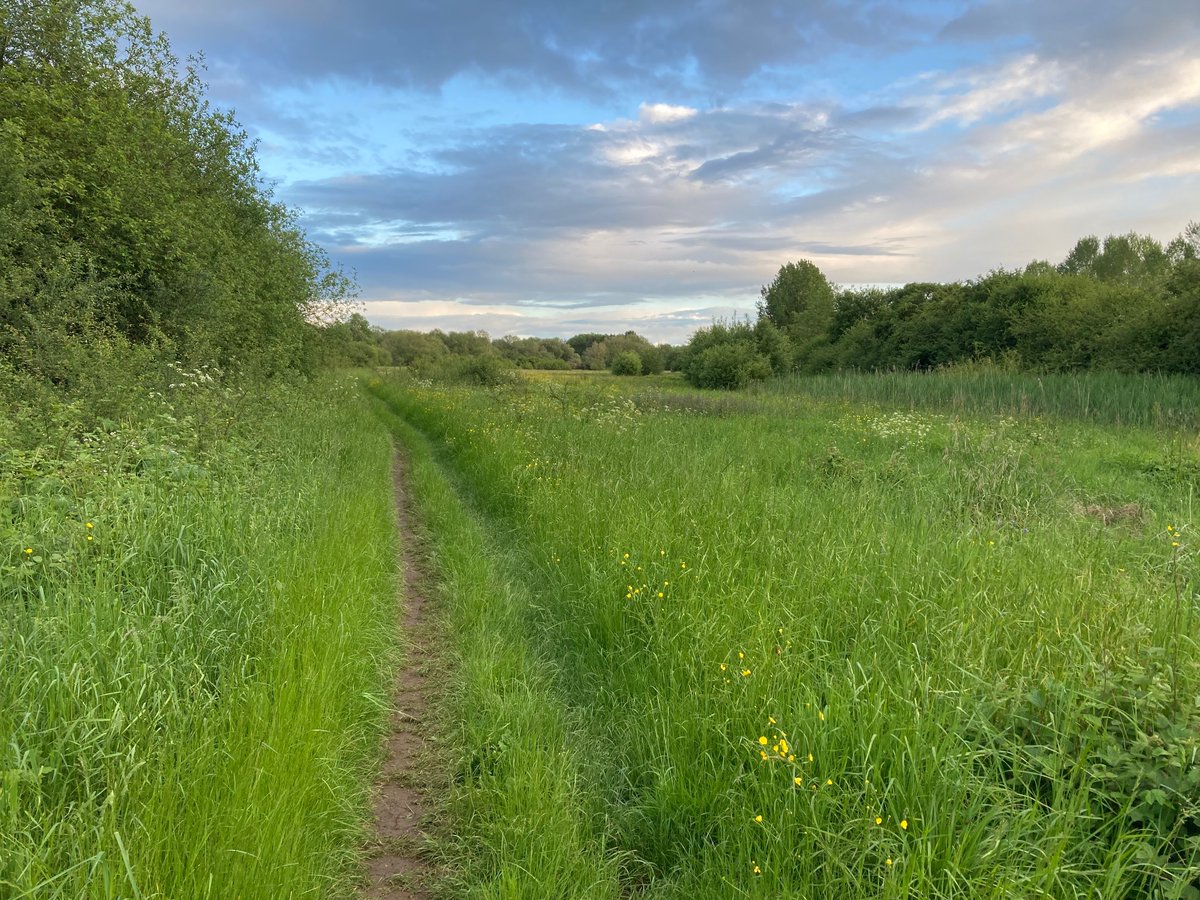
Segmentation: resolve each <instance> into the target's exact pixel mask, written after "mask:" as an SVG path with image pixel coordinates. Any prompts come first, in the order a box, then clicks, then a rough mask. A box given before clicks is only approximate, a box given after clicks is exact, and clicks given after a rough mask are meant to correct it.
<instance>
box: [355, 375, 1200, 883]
mask: <svg viewBox="0 0 1200 900" xmlns="http://www.w3.org/2000/svg"><path fill="white" fill-rule="evenodd" d="M1038 384H1040V385H1041V388H1040V393H1037V394H1033V393H1030V391H1029V390H1027V389H1028V388H1030V387H1031V386H1032V387H1033V388H1034V389H1036V388H1037V385H1038ZM1181 389H1186V390H1189V391H1192V392H1193V393H1194V391H1195V386H1194V385H1193V384H1190V383H1188V384H1186V385H1185V384H1183V383H1182V382H1177V381H1172V380H1160V381H1157V382H1153V381H1150V382H1147V381H1145V380H1141V381H1139V380H1135V379H1125V380H1120V379H1110V378H1097V379H1095V380H1093V381H1091V382H1090V383H1089V382H1088V380H1087V379H1077V380H1076V381H1074V382H1071V381H1069V380H1043V381H1041V382H1037V381H1036V380H1034V379H1031V380H1029V382H1028V383H1027V384H1025V385H1024V386H1022V385H1019V384H1018V385H1014V384H1012V383H1011V380H1010V382H1009V383H1008V384H1007V385H1005V384H1002V383H1001V380H1000V377H999V376H996V375H995V374H994V373H993V374H989V375H988V376H987V378H985V379H980V378H975V379H971V378H964V377H962V376H961V374H960V375H958V376H954V375H937V376H915V375H914V376H879V377H875V378H872V377H870V376H852V377H845V378H841V379H838V378H832V377H831V378H825V379H805V380H800V381H797V382H795V383H792V384H783V385H775V386H773V387H771V388H770V389H767V390H762V391H759V392H757V393H750V394H714V393H700V392H694V391H688V390H685V389H683V388H682V387H681V386H680V385H679V384H678V383H677V382H676V381H674V380H673V379H671V378H657V379H613V378H597V379H588V378H571V379H567V378H555V377H548V376H542V377H539V378H536V379H528V380H524V381H521V382H520V383H517V384H515V385H510V386H502V387H497V388H488V389H482V388H467V387H456V386H445V385H436V384H433V383H430V382H422V381H416V380H414V379H411V378H408V377H406V376H404V375H402V374H395V375H391V376H381V377H376V378H374V379H372V380H371V381H370V382H369V384H368V391H369V392H370V394H372V395H373V397H374V398H375V400H376V404H377V408H378V411H379V413H380V416H381V418H382V420H384V421H387V422H389V423H390V427H391V429H392V430H393V433H394V434H396V435H397V436H398V437H399V439H400V440H401V443H402V444H404V445H405V446H407V447H408V448H409V452H410V453H412V454H413V455H414V459H415V460H416V465H415V481H414V484H415V491H416V495H417V498H418V500H419V502H420V504H421V507H422V509H423V511H424V512H423V515H424V517H425V520H426V522H427V525H428V528H429V533H430V541H431V548H432V550H431V552H432V553H433V558H434V560H435V563H436V567H437V570H438V571H439V572H440V577H441V578H442V580H443V591H444V595H445V602H446V609H445V617H446V627H447V629H448V633H449V634H450V636H451V641H450V643H451V646H452V647H453V648H454V649H453V650H452V651H451V652H452V654H453V660H452V661H451V662H450V663H449V669H450V670H451V671H454V672H457V673H458V674H457V675H453V676H452V677H451V682H450V683H451V689H450V692H449V694H448V699H447V707H446V709H445V710H444V711H443V715H444V725H445V728H446V729H447V741H446V745H445V750H444V752H443V753H442V754H441V757H442V761H443V763H444V765H445V766H446V767H447V768H448V769H449V771H450V776H451V778H450V788H449V790H448V796H447V814H448V815H449V816H450V817H451V818H450V821H451V822H452V824H453V829H454V837H453V839H452V840H451V842H450V843H449V844H448V845H447V847H446V852H447V855H448V858H450V859H452V861H453V864H454V865H455V866H456V867H457V873H456V875H455V878H456V881H455V883H454V886H453V888H452V889H451V890H450V891H449V894H450V895H451V896H464V897H468V896H473V897H495V898H500V897H531V898H532V897H550V896H555V897H581V898H582V897H589V898H594V897H602V896H612V897H617V896H626V895H645V896H654V897H784V896H786V897H813V898H820V897H922V898H925V897H972V898H974V897H1035V896H1045V897H1056V898H1059V897H1128V896H1163V897H1193V896H1197V895H1198V894H1197V885H1198V884H1200V882H1198V881H1197V879H1198V878H1200V710H1198V706H1197V704H1198V700H1197V696H1198V694H1200V677H1198V672H1197V665H1196V636H1197V622H1196V618H1195V616H1196V606H1197V599H1198V598H1197V590H1198V585H1197V577H1196V568H1195V530H1196V527H1197V525H1198V524H1200V522H1198V519H1197V515H1198V510H1197V508H1196V496H1195V495H1196V487H1197V483H1198V481H1200V442H1198V439H1197V434H1196V430H1195V427H1194V424H1195V423H1194V421H1193V420H1192V419H1189V418H1187V417H1188V416H1192V417H1194V409H1195V407H1194V405H1189V404H1188V403H1187V402H1186V401H1181V400H1180V398H1179V396H1178V391H1179V390H1181ZM1023 393H1024V395H1025V397H1026V399H1025V400H1024V401H1022V400H1021V397H1022V394H1023ZM1013 398H1016V399H1015V402H1014V399H1013ZM1171 410H1175V411H1176V412H1171ZM1189 410H1190V411H1189Z"/></svg>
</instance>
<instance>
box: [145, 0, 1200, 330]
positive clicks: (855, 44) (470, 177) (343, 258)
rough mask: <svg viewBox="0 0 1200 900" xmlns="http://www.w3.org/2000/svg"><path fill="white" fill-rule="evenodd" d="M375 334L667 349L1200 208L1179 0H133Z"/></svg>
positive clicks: (1193, 56)
mask: <svg viewBox="0 0 1200 900" xmlns="http://www.w3.org/2000/svg"><path fill="white" fill-rule="evenodd" d="M138 8H139V9H140V10H141V12H143V13H145V14H147V15H149V16H150V18H151V20H152V22H153V24H154V25H155V27H156V28H158V29H160V30H162V31H165V32H166V33H167V34H168V36H169V37H170V39H171V42H172V45H173V47H174V49H175V51H176V52H177V53H178V54H180V55H188V54H191V53H195V52H200V51H202V52H203V53H204V55H205V58H206V61H207V66H208V72H207V75H208V80H209V82H210V86H211V87H210V94H211V96H212V98H213V99H214V100H215V101H216V102H217V103H218V104H220V105H221V106H224V107H230V108H233V109H234V110H235V112H236V114H237V116H238V119H239V120H240V121H241V123H242V124H243V125H244V126H245V127H246V129H247V130H248V131H249V132H250V133H251V134H252V135H254V136H255V137H257V138H258V139H259V140H260V142H261V143H260V160H261V162H262V165H263V170H264V174H265V175H266V177H268V178H269V179H271V180H272V181H274V182H275V183H276V185H277V187H276V190H277V194H278V196H279V197H280V199H282V200H283V201H285V202H287V203H288V204H290V205H294V206H296V207H298V208H300V209H301V210H302V211H303V215H302V224H303V225H304V227H305V228H306V230H307V231H308V233H309V235H310V237H312V238H313V239H314V240H316V241H318V242H319V243H321V244H322V245H323V246H325V247H326V249H327V250H328V251H329V253H330V255H331V256H332V257H333V258H334V259H335V260H337V261H338V262H340V263H341V264H342V265H344V266H345V267H346V268H347V269H348V270H352V271H354V272H356V274H357V277H358V281H359V284H360V286H361V299H362V301H363V305H364V312H365V314H366V316H367V318H368V319H370V320H371V321H372V322H374V323H375V324H377V325H380V326H382V327H385V328H417V329H429V328H435V327H439V328H443V329H447V330H462V329H484V330H486V331H488V332H490V333H491V334H492V335H493V336H500V335H504V334H522V335H529V334H537V335H543V336H555V335H557V336H569V335H571V334H575V333H578V332H583V331H624V330H625V329H627V328H631V327H632V328H635V329H637V330H638V331H640V332H641V333H643V334H646V335H647V336H649V337H651V338H652V339H654V340H669V341H673V342H681V341H683V340H685V339H686V337H687V334H688V333H689V332H690V331H691V330H693V329H694V328H696V327H699V326H702V325H705V324H708V323H709V322H710V321H711V320H712V319H713V317H714V316H725V315H729V314H731V313H733V312H734V311H741V312H752V311H753V308H754V302H755V300H756V299H757V297H758V290H759V287H760V286H761V285H762V284H764V283H766V282H769V281H770V280H771V278H772V277H773V276H774V274H775V272H776V271H777V270H778V268H779V266H780V265H782V264H783V263H785V262H788V261H791V260H798V259H801V258H805V259H811V260H812V261H813V262H815V263H816V264H817V265H818V266H819V267H820V268H821V270H822V271H823V272H825V274H826V275H827V276H829V277H830V279H832V280H834V281H836V282H839V283H843V284H863V283H898V282H907V281H918V280H949V279H961V278H971V277H974V276H977V275H980V274H983V273H985V272H987V271H989V270H991V269H994V268H997V267H1001V266H1008V267H1012V266H1020V265H1023V264H1025V263H1026V262H1028V261H1030V260H1031V259H1035V258H1049V259H1052V260H1058V259H1061V258H1062V257H1063V256H1064V255H1065V254H1066V253H1067V251H1068V250H1069V249H1070V248H1071V246H1072V245H1073V244H1074V242H1075V240H1076V239H1078V238H1079V237H1082V236H1083V235H1085V234H1089V233H1096V234H1100V235H1104V234H1108V233H1118V232H1120V233H1123V232H1127V231H1138V232H1142V233H1149V234H1152V235H1154V236H1155V237H1157V238H1159V239H1161V240H1166V239H1169V238H1171V237H1173V236H1174V235H1175V234H1177V233H1179V232H1180V231H1182V230H1183V228H1184V226H1185V225H1186V224H1187V223H1188V221H1189V220H1190V219H1196V218H1200V209H1198V208H1197V206H1198V204H1197V202H1196V198H1198V197H1200V149H1197V148H1200V54H1198V53H1197V52H1196V48H1197V47H1198V46H1200V3H1197V2H1195V0H1143V2H1139V3H1136V4H1134V3H1129V2H1111V0H1036V2H1031V0H1004V2H959V0H956V2H933V0H930V2H912V3H897V2H836V0H793V2H783V0H740V2H737V0H691V2H682V0H659V2H638V0H611V2H608V3H591V4H584V3H574V2H568V3H563V2H562V0H523V2H509V3H497V2H494V0H402V2H388V0H339V2H334V0H207V2H205V3H203V4H195V3H187V4H184V3H182V2H177V0H141V2H139V3H138Z"/></svg>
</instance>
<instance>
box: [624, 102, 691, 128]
mask: <svg viewBox="0 0 1200 900" xmlns="http://www.w3.org/2000/svg"><path fill="white" fill-rule="evenodd" d="M696 112H697V110H695V109H692V107H690V106H671V105H670V104H669V103H643V104H642V105H641V106H639V107H638V118H639V119H640V120H641V121H643V122H648V123H650V124H651V125H662V124H664V123H667V122H683V121H685V120H687V119H690V118H692V116H694V115H696Z"/></svg>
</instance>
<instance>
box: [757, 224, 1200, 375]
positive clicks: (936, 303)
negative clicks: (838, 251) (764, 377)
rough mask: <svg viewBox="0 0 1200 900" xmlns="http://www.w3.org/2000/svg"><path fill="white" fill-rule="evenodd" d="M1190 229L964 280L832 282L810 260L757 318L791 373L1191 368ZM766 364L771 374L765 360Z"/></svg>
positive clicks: (790, 268)
mask: <svg viewBox="0 0 1200 900" xmlns="http://www.w3.org/2000/svg"><path fill="white" fill-rule="evenodd" d="M1198 257H1200V225H1198V224H1197V223H1193V224H1191V225H1189V226H1188V228H1187V229H1186V230H1185V232H1184V233H1183V234H1182V235H1180V236H1179V237H1177V238H1175V239H1174V240H1172V241H1171V242H1170V243H1169V244H1168V245H1167V246H1166V247H1163V246H1162V245H1161V244H1159V243H1158V242H1157V241H1155V240H1154V239H1153V238H1150V237H1147V236H1145V235H1137V234H1126V235H1115V236H1110V237H1107V238H1105V239H1104V240H1103V241H1101V240H1100V239H1098V238H1096V237H1087V238H1083V239H1082V240H1080V241H1079V242H1078V243H1077V244H1076V246H1075V247H1074V248H1073V249H1072V250H1071V252H1070V253H1069V254H1068V256H1067V258H1066V259H1065V260H1064V261H1063V262H1062V263H1060V264H1059V265H1057V266H1053V265H1051V264H1050V263H1048V262H1044V261H1038V262H1033V263H1030V264H1029V265H1028V266H1026V267H1025V268H1024V270H1022V271H1020V272H1010V271H1003V270H1001V271H995V272H991V273H989V274H988V275H986V276H983V277H981V278H979V279H977V280H975V281H970V282H956V283H950V284H935V283H912V284H906V285H904V286H902V287H897V288H891V289H879V288H870V289H863V290H843V291H834V289H833V288H832V287H831V286H830V285H829V283H828V282H827V281H826V280H825V278H824V276H823V275H822V274H821V273H820V272H819V271H818V270H817V268H816V267H815V266H814V265H813V264H812V263H810V262H807V261H804V262H801V263H798V264H797V263H788V264H787V265H785V266H784V267H783V268H781V269H780V270H779V274H778V275H777V276H776V278H775V280H774V281H773V282H772V283H771V284H770V285H768V286H766V287H764V288H763V289H762V302H760V303H759V319H758V320H759V322H760V323H766V324H769V325H772V326H774V327H776V328H778V329H780V330H782V331H784V332H785V333H786V334H787V335H788V336H789V337H790V339H791V348H790V349H791V353H792V358H793V364H794V366H795V367H796V368H797V369H798V370H799V371H801V372H805V373H810V374H811V373H819V372H823V371H826V370H829V369H834V368H838V369H860V370H867V371H877V370H881V369H916V370H922V369H934V368H939V367H942V366H948V365H954V364H957V363H961V362H964V361H969V360H976V359H981V358H990V359H1005V360H1007V361H1008V364H1010V365H1015V366H1017V367H1019V368H1022V369H1025V370H1028V371H1037V372H1070V371H1084V370H1094V369H1106V370H1112V371H1119V372H1178V373H1189V374H1197V373H1200V356H1198V355H1197V354H1198V353H1200V351H1197V350H1196V348H1197V346H1200V341H1198V340H1197V337H1198V336H1200V325H1198V324H1197V322H1198V319H1200V312H1198V311H1197V310H1198V309H1200V299H1198V298H1200V289H1198V288H1197V284H1198V281H1200V267H1198V265H1200V264H1198V263H1197V258H1198ZM772 368H773V369H774V370H775V371H779V365H778V362H777V361H776V359H775V358H774V357H773V358H772Z"/></svg>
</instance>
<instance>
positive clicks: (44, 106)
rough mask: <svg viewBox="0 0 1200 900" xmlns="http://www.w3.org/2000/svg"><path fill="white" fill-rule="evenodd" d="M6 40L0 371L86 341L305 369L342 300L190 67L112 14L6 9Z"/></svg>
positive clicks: (2, 42)
mask: <svg viewBox="0 0 1200 900" xmlns="http://www.w3.org/2000/svg"><path fill="white" fill-rule="evenodd" d="M0 36H2V39H0V46H2V47H3V50H2V51H0V52H2V54H3V56H2V59H0V122H2V123H3V125H2V126H0V160H2V161H0V184H2V185H3V186H4V191H3V192H2V193H0V198H2V199H0V226H2V227H0V235H3V236H2V237H0V272H3V273H4V275H3V278H2V280H0V353H3V354H4V355H6V356H8V357H10V358H14V359H16V360H18V362H19V364H20V365H22V366H26V367H30V366H32V367H35V368H38V367H41V363H40V362H39V360H40V359H41V356H42V350H43V348H44V347H46V346H47V345H48V344H53V343H54V342H55V341H56V340H63V341H71V340H79V339H80V338H81V336H82V335H84V334H87V333H90V334H94V335H96V336H98V337H105V336H107V335H111V334H117V335H120V336H122V337H123V338H125V339H127V340H129V341H131V342H133V343H136V344H159V345H164V346H165V345H167V344H170V345H172V346H173V347H174V352H175V353H176V354H180V355H182V356H184V357H186V358H188V359H193V360H209V361H211V362H215V363H218V364H221V365H227V364H230V363H234V362H236V363H238V364H239V365H242V366H246V367H258V368H262V369H264V370H266V371H271V370H275V369H279V368H282V367H287V366H293V365H297V364H299V363H301V362H302V361H303V357H304V351H305V342H306V339H307V338H306V335H307V331H308V325H307V324H306V319H308V318H311V317H313V316H314V315H316V314H318V313H319V312H321V311H323V310H326V309H327V308H328V306H329V305H330V304H333V305H336V304H337V302H338V300H339V298H341V297H342V296H344V295H345V293H346V291H347V289H348V284H347V282H346V280H345V279H344V278H343V277H342V276H341V275H340V273H338V272H336V271H334V270H331V269H330V268H329V265H328V262H327V260H326V258H325V256H324V255H323V253H322V252H321V251H320V250H319V248H317V247H315V246H313V245H312V244H310V243H309V242H308V241H307V240H306V239H305V238H304V236H303V235H302V234H301V233H300V232H299V230H298V229H297V228H296V225H295V222H294V218H293V215H292V213H291V212H290V211H288V210H287V209H285V208H284V207H282V206H281V205H279V204H278V203H276V202H274V201H273V200H272V199H271V197H270V195H269V193H268V192H267V191H265V190H264V189H263V187H262V185H261V180H260V176H259V171H258V166H257V161H256V159H255V156H254V148H253V145H252V143H251V142H250V141H249V140H248V138H247V137H246V135H245V133H244V132H243V131H242V130H241V129H240V128H239V127H238V126H237V124H236V122H235V121H234V120H233V119H232V117H231V116H230V115H228V114H226V113H221V112H218V111H214V110H213V109H211V108H210V107H209V105H208V103H207V101H206V100H205V99H204V85H203V84H202V82H201V80H200V76H199V74H198V72H197V70H196V69H195V67H194V66H190V65H188V66H182V67H181V66H180V64H179V61H178V60H177V59H176V58H175V57H174V56H173V55H172V54H171V52H170V48H169V46H168V44H167V41H166V39H165V38H164V37H163V36H161V35H156V34H154V32H153V31H152V29H151V27H150V24H149V22H148V20H146V19H145V18H143V17H141V16H138V15H137V14H136V12H135V11H134V10H133V8H132V7H131V6H130V5H128V4H127V3H124V2H120V0H86V2H57V0H56V2H50V3H16V4H9V5H7V6H5V7H4V8H3V10H0ZM46 368H48V369H50V370H49V371H46V372H45V374H46V376H47V377H50V378H58V377H60V376H59V373H56V372H55V371H53V365H50V366H48V367H46Z"/></svg>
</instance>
